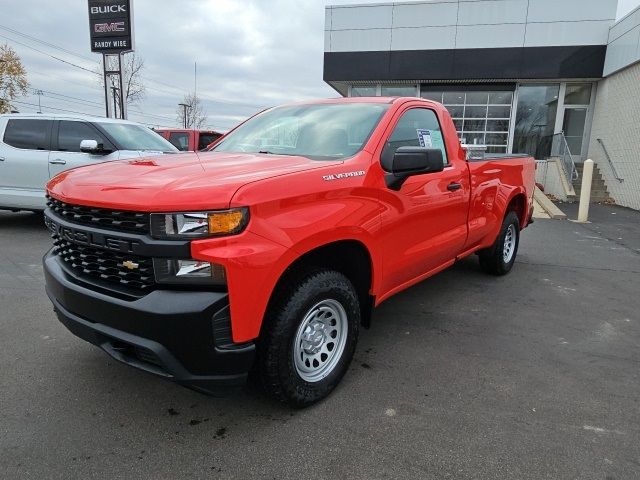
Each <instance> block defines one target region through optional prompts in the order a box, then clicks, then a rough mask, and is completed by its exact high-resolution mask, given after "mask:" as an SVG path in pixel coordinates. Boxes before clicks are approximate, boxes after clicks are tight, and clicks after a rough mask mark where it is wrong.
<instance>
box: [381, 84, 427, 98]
mask: <svg viewBox="0 0 640 480" xmlns="http://www.w3.org/2000/svg"><path fill="white" fill-rule="evenodd" d="M417 90H418V89H417V88H416V86H415V85H402V86H392V85H382V87H380V95H381V96H382V97H415V96H416V92H417Z"/></svg>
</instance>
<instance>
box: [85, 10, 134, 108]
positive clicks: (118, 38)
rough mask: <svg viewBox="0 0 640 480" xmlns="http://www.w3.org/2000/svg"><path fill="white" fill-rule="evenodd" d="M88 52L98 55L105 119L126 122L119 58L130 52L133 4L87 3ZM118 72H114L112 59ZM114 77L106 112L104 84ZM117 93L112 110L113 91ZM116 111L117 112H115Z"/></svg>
mask: <svg viewBox="0 0 640 480" xmlns="http://www.w3.org/2000/svg"><path fill="white" fill-rule="evenodd" d="M87 4H88V13H89V32H90V35H89V36H90V40H91V51H92V52H94V53H101V54H102V75H103V79H104V103H105V113H106V116H107V118H108V117H110V116H111V117H113V118H118V117H119V118H122V119H126V118H127V95H126V91H125V89H124V86H125V79H124V77H123V73H124V72H123V68H122V64H123V60H122V55H123V54H124V53H127V52H133V50H134V35H133V0H87ZM116 55H117V56H118V68H117V70H116V69H115V58H113V57H115V56H116ZM113 75H117V76H118V83H117V85H118V88H115V90H113V92H114V97H113V101H114V108H113V112H110V111H109V110H110V103H111V102H110V101H109V85H108V84H107V83H108V80H109V79H111V78H112V76H113ZM116 90H118V94H119V95H118V99H117V100H118V101H117V107H116V97H115V91H116ZM118 110H119V112H118ZM110 113H111V115H110Z"/></svg>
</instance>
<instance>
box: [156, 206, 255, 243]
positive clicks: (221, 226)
mask: <svg viewBox="0 0 640 480" xmlns="http://www.w3.org/2000/svg"><path fill="white" fill-rule="evenodd" d="M248 221H249V209H248V208H232V209H230V210H216V211H212V212H189V213H152V214H151V236H153V237H154V238H167V239H178V238H185V239H189V238H202V237H210V236H221V235H234V234H236V233H240V232H241V231H242V230H244V228H245V227H246V226H247V223H248Z"/></svg>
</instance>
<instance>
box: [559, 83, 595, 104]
mask: <svg viewBox="0 0 640 480" xmlns="http://www.w3.org/2000/svg"><path fill="white" fill-rule="evenodd" d="M590 101H591V84H590V83H567V89H566V92H565V94H564V104H565V105H589V103H590Z"/></svg>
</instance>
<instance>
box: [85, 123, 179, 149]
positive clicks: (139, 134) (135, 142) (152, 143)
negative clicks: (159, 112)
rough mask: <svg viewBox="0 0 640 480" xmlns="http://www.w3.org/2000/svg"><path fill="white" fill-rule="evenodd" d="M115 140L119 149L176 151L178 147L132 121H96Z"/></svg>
mask: <svg viewBox="0 0 640 480" xmlns="http://www.w3.org/2000/svg"><path fill="white" fill-rule="evenodd" d="M98 125H99V126H100V128H102V129H103V130H104V131H105V132H107V134H108V135H109V136H110V137H111V138H112V139H113V140H114V141H115V142H116V144H117V145H118V149H120V150H141V151H153V152H164V153H176V152H177V151H178V149H177V148H176V147H174V146H173V145H171V144H170V143H169V142H168V141H166V140H165V139H164V138H162V137H161V136H160V135H158V134H157V133H156V132H154V131H152V130H149V129H148V128H147V127H143V126H142V125H135V124H132V123H111V122H104V123H98Z"/></svg>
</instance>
